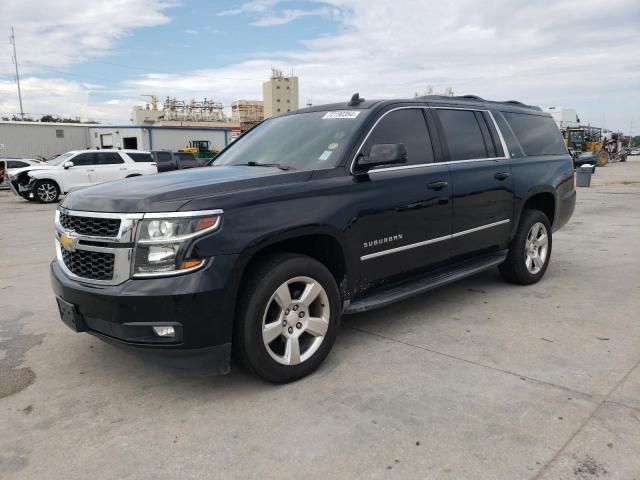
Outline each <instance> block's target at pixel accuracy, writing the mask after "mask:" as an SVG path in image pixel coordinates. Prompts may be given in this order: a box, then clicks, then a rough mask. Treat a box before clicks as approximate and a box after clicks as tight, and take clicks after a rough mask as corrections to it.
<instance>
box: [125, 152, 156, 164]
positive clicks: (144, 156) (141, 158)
mask: <svg viewBox="0 0 640 480" xmlns="http://www.w3.org/2000/svg"><path fill="white" fill-rule="evenodd" d="M127 155H129V156H130V157H131V160H133V161H134V162H153V157H152V156H151V154H150V153H127Z"/></svg>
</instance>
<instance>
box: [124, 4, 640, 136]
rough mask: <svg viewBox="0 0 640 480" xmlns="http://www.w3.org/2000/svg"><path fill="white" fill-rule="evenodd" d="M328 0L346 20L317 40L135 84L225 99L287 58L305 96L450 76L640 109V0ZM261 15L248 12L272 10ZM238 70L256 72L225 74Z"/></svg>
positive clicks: (316, 98) (562, 100)
mask: <svg viewBox="0 0 640 480" xmlns="http://www.w3.org/2000/svg"><path fill="white" fill-rule="evenodd" d="M267 3H268V5H266V4H267ZM314 3H316V4H317V3H320V2H314ZM322 3H324V4H325V6H324V7H322V8H330V9H332V13H331V15H332V17H333V18H335V19H337V20H339V22H340V27H341V28H340V29H339V31H338V33H336V34H332V35H324V36H320V37H318V38H314V39H311V40H309V41H306V42H305V43H304V47H305V48H294V49H291V50H281V51H278V52H272V53H269V54H262V55H260V56H257V57H256V59H255V60H252V61H246V62H242V63H238V64H235V65H232V66H230V67H226V68H221V69H203V70H199V71H195V72H192V73H191V74H189V75H186V76H185V75H164V76H144V77H142V78H140V79H134V80H130V81H129V82H127V86H128V87H129V88H145V89H149V88H154V89H156V90H155V91H158V92H167V94H171V95H177V96H180V95H182V96H184V97H186V98H189V97H190V96H198V95H200V96H204V95H205V94H206V95H207V96H209V97H211V96H213V97H215V98H216V99H218V100H222V101H224V102H225V103H226V102H230V101H232V100H234V99H237V98H241V97H242V98H245V97H253V98H260V96H261V80H262V79H266V77H267V76H268V74H269V72H270V67H271V66H281V67H282V68H283V69H285V70H287V71H288V70H289V69H290V68H293V69H294V70H295V72H296V74H298V75H299V76H300V82H301V93H302V94H301V103H306V99H307V98H308V97H311V98H312V99H313V103H314V104H318V103H324V102H328V101H336V100H344V99H347V98H349V97H350V96H351V94H352V93H353V92H356V91H359V92H360V94H361V95H362V96H364V97H367V98H376V97H378V98H380V97H410V96H412V95H413V93H414V92H416V91H418V92H424V91H425V90H426V88H427V86H428V85H432V86H434V88H435V90H436V91H443V90H444V89H445V88H446V87H447V86H451V87H453V89H454V91H455V92H456V94H466V93H474V94H477V95H480V96H483V97H486V98H490V99H498V100H500V99H504V100H506V99H518V100H521V101H523V102H527V103H534V104H539V105H541V106H548V105H556V106H565V107H574V108H576V109H578V111H579V113H580V114H581V118H582V119H583V120H585V121H590V122H592V123H594V124H595V123H601V121H602V120H603V117H604V119H605V120H606V122H607V124H608V126H610V127H613V128H624V129H628V124H629V119H630V116H631V115H632V114H634V113H635V115H636V118H637V116H638V112H639V111H640V92H639V89H640V62H639V61H638V58H637V47H638V45H640V30H639V29H638V28H637V25H638V22H639V21H640V4H639V3H638V2H637V1H636V0H614V1H606V0H566V1H563V2H549V1H543V0H531V1H529V2H527V3H526V4H525V3H521V2H511V1H509V0H496V1H493V2H477V1H476V0H460V1H457V2H456V3H455V4H451V3H449V2H435V1H424V0H397V1H395V2H388V1H385V0H378V1H374V0H326V1H325V2H322ZM247 5H249V4H245V5H243V6H241V7H240V10H241V12H243V13H255V12H257V13H258V14H260V15H262V16H261V17H260V18H261V19H262V20H263V21H267V22H268V21H269V20H268V19H269V18H283V17H284V18H286V15H287V14H285V13H284V11H278V6H279V5H277V2H260V6H259V8H258V6H257V5H255V2H251V8H248V7H247ZM289 15H291V14H289ZM252 17H253V15H250V18H249V20H248V21H249V22H251V21H253V22H254V23H255V22H260V21H261V20H260V18H259V19H258V20H255V19H252ZM265 19H266V20H265ZM266 34H268V33H267V32H265V35H266ZM256 43H257V44H258V43H259V40H258V41H257V42H256ZM235 77H243V78H245V77H246V78H249V79H250V80H248V81H229V80H226V79H225V78H235ZM636 122H637V120H636Z"/></svg>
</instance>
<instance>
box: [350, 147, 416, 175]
mask: <svg viewBox="0 0 640 480" xmlns="http://www.w3.org/2000/svg"><path fill="white" fill-rule="evenodd" d="M398 163H407V147H405V146H404V143H376V144H375V145H373V146H372V147H371V150H370V151H369V155H368V156H364V155H362V156H360V157H359V158H358V160H357V161H356V170H357V171H358V172H368V171H369V170H370V169H372V168H373V167H378V166H381V165H395V164H398Z"/></svg>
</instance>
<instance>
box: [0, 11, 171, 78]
mask: <svg viewBox="0 0 640 480" xmlns="http://www.w3.org/2000/svg"><path fill="white" fill-rule="evenodd" d="M173 5H175V3H174V2H173V1H171V0H120V1H92V2H87V1H86V0H65V1H50V2H43V1H41V0H2V13H1V14H0V32H4V33H6V34H7V35H8V32H9V30H10V26H11V25H14V26H15V34H16V39H17V47H18V59H19V60H21V62H20V65H21V70H22V71H23V72H24V73H32V72H43V71H46V69H47V67H49V68H51V67H57V66H62V65H69V64H73V63H81V62H82V61H84V60H87V59H89V58H92V57H96V56H103V55H108V54H110V53H112V49H113V48H114V46H115V43H116V41H117V40H119V39H121V38H123V37H125V36H126V35H128V34H129V33H130V32H131V31H132V30H133V29H136V28H141V27H152V26H157V25H161V24H164V23H167V22H168V21H169V17H167V15H166V14H165V13H164V12H165V10H166V9H167V8H169V7H171V6H173ZM7 53H8V52H7ZM7 57H8V55H7ZM11 69H12V65H11V64H10V63H6V62H0V74H9V73H11Z"/></svg>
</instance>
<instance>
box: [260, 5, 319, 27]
mask: <svg viewBox="0 0 640 480" xmlns="http://www.w3.org/2000/svg"><path fill="white" fill-rule="evenodd" d="M330 13H331V9H329V8H315V9H312V10H299V9H296V10H282V12H280V13H278V14H275V15H267V16H264V17H262V18H259V19H258V20H255V21H253V22H251V25H253V26H255V27H273V26H275V25H284V24H285V23H289V22H292V21H293V20H295V19H297V18H300V17H318V16H328V15H329V14H330Z"/></svg>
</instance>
